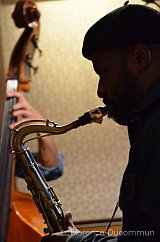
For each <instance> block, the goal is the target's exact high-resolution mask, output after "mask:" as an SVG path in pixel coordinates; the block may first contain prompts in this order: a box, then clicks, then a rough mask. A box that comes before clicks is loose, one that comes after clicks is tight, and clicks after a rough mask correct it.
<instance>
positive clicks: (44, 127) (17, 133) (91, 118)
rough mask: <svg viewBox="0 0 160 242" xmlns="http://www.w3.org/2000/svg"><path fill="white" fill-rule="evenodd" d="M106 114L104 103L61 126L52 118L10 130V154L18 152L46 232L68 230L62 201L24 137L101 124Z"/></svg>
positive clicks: (18, 157)
mask: <svg viewBox="0 0 160 242" xmlns="http://www.w3.org/2000/svg"><path fill="white" fill-rule="evenodd" d="M106 114H107V108H106V107H105V106H104V107H97V108H95V109H93V110H91V111H89V112H86V113H84V114H83V115H82V116H81V117H79V118H78V119H77V120H75V121H73V122H71V123H69V124H67V125H63V126H58V125H57V124H56V123H55V122H53V121H50V120H30V121H26V122H23V123H20V124H19V125H17V126H16V127H15V128H14V129H13V131H12V132H11V136H10V144H11V153H12V154H14V155H15V158H16V160H17V162H20V164H21V167H22V169H23V171H24V174H25V181H26V183H27V189H28V190H29V191H30V192H31V194H32V197H33V200H34V202H35V205H36V206H37V208H38V211H39V212H40V213H41V214H42V216H43V219H44V221H45V224H46V226H47V228H45V229H44V232H45V233H49V234H51V233H53V232H59V231H63V230H64V229H65V224H64V213H63V209H62V204H61V202H60V200H59V198H58V196H57V195H56V193H55V192H54V190H53V188H52V187H51V186H49V185H48V184H47V182H46V180H45V178H44V176H43V175H42V173H41V171H40V169H39V167H38V163H37V162H36V160H35V159H34V157H33V156H32V154H31V152H30V150H29V149H28V148H26V147H25V141H24V139H25V138H26V136H27V135H30V134H33V133H45V134H49V135H60V134H64V133H66V132H68V131H70V130H72V129H76V128H78V127H80V126H84V125H86V124H88V123H93V122H95V123H101V122H102V120H103V116H105V115H106Z"/></svg>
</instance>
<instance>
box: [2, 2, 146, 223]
mask: <svg viewBox="0 0 160 242" xmlns="http://www.w3.org/2000/svg"><path fill="white" fill-rule="evenodd" d="M14 2H15V1H11V0H7V1H6V0H2V12H1V36H2V47H3V61H4V69H5V73H7V68H8V63H9V58H10V55H11V51H12V49H13V47H14V44H15V42H16V41H17V39H18V38H19V36H20V34H21V32H22V31H23V30H22V29H17V28H16V27H15V25H14V23H13V20H12V19H11V13H12V11H13V8H14ZM130 2H131V3H142V2H141V1H139V2H138V1H130ZM36 3H37V6H38V9H39V10H40V12H41V32H40V42H39V45H40V48H41V49H42V50H43V55H42V57H41V58H39V57H38V54H36V56H35V59H34V65H38V66H39V71H38V73H37V75H35V76H33V78H32V84H31V91H30V92H29V93H27V94H25V95H26V96H27V98H28V99H29V100H30V102H31V103H32V104H33V105H34V106H35V107H36V108H37V109H38V110H39V111H40V112H41V113H43V115H44V117H46V118H48V119H51V120H54V121H56V122H57V123H58V124H59V125H62V124H66V123H69V122H71V121H73V120H75V119H77V118H78V117H79V116H80V115H82V114H83V113H84V112H86V111H88V110H90V109H92V108H94V107H96V106H98V105H103V104H102V103H101V100H99V99H98V98H97V96H96V90H97V81H98V77H97V76H96V75H95V73H94V72H93V70H92V65H91V63H90V62H89V61H87V60H85V59H84V58H83V57H82V54H81V47H82V43H83V37H84V35H85V33H86V31H87V30H88V28H89V27H90V26H91V25H92V24H93V23H94V22H96V20H98V19H99V18H100V17H102V16H103V15H105V14H106V13H107V12H109V11H110V10H112V9H114V8H115V7H119V6H121V5H123V4H124V0H123V1H122V0H112V1H106V0H68V1H36ZM113 68H114V67H113ZM54 138H55V140H56V142H57V144H58V147H59V150H60V152H62V153H63V154H64V155H65V171H64V175H63V177H62V178H60V179H58V180H56V181H54V182H50V184H51V185H52V186H53V188H54V189H55V191H56V193H57V195H58V196H59V197H60V200H61V202H62V204H63V208H64V211H66V210H71V211H72V212H73V216H74V220H76V221H77V220H88V219H106V218H107V219H109V218H110V217H111V214H112V211H113V209H114V206H115V203H116V201H117V199H118V193H119V186H120V182H121V177H122V174H123V171H124V169H125V166H126V163H127V159H128V149H129V144H128V138H127V131H126V128H125V127H121V126H118V125H117V124H116V123H114V122H113V121H111V120H108V119H107V118H105V119H104V122H103V124H102V125H97V124H93V125H88V126H85V127H83V128H79V129H77V130H74V131H71V132H70V133H67V134H65V135H62V136H57V137H54ZM31 147H32V149H33V150H34V149H36V146H35V144H32V146H31ZM17 180H18V181H17V186H18V189H20V190H22V191H23V190H24V187H25V184H24V181H22V180H21V179H17ZM116 216H117V217H121V213H120V211H119V212H118V214H117V215H116Z"/></svg>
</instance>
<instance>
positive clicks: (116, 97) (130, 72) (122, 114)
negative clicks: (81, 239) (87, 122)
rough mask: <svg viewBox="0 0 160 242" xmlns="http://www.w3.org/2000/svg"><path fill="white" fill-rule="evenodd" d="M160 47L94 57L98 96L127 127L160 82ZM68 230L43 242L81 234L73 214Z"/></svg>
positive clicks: (62, 241)
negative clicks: (135, 109)
mask: <svg viewBox="0 0 160 242" xmlns="http://www.w3.org/2000/svg"><path fill="white" fill-rule="evenodd" d="M159 49H160V48H159V46H158V45H157V46H150V47H147V46H145V45H144V44H136V45H135V46H132V47H126V48H119V49H110V50H105V51H101V52H96V53H94V54H93V55H92V56H91V61H92V63H93V68H94V70H95V72H96V73H97V74H98V76H99V83H98V90H97V95H98V97H99V98H101V99H103V102H104V104H105V105H106V106H107V107H108V110H109V117H111V118H113V119H114V120H115V121H116V122H118V123H119V124H121V125H127V123H128V118H129V116H130V113H131V110H132V109H133V107H134V106H135V105H136V103H137V102H138V101H139V99H140V98H141V97H142V96H143V95H144V94H145V92H146V90H147V89H148V88H149V87H150V86H151V85H152V84H153V83H154V82H155V81H156V80H158V79H160V68H159V66H160V51H159ZM65 224H66V231H62V232H58V233H53V234H52V235H51V236H47V237H44V238H43V239H42V242H65V241H66V240H67V238H68V237H69V236H70V235H71V234H75V233H79V232H80V231H78V230H77V229H76V227H75V226H74V223H73V221H72V216H71V213H70V212H67V213H66V216H65Z"/></svg>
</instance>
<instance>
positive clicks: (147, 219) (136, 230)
mask: <svg viewBox="0 0 160 242" xmlns="http://www.w3.org/2000/svg"><path fill="white" fill-rule="evenodd" d="M127 2H128V1H127ZM82 53H83V56H84V57H85V58H87V59H88V60H90V61H92V64H93V68H94V70H95V72H96V73H97V75H98V76H99V83H98V91H97V94H98V96H99V97H100V98H101V99H103V102H104V103H105V105H106V107H107V109H108V117H109V118H112V119H113V120H114V121H116V122H117V123H118V124H120V125H124V126H127V128H128V133H129V141H130V145H131V148H130V153H129V161H128V165H127V167H126V170H125V173H124V176H123V180H122V185H121V189H120V196H119V206H120V209H121V210H122V214H123V224H122V231H121V233H120V234H119V235H118V236H116V237H112V236H109V234H108V233H107V232H104V233H99V232H80V231H78V230H77V229H76V228H75V226H74V224H73V222H72V217H71V213H70V212H68V213H67V214H66V217H65V230H64V231H60V232H56V233H52V234H50V235H49V236H46V237H44V238H42V240H41V241H42V242H106V241H109V242H117V241H118V242H159V241H160V210H159V205H160V13H159V11H157V10H154V9H152V8H149V7H147V6H144V5H139V4H128V5H127V3H126V4H125V5H124V6H122V7H120V8H117V9H115V10H114V11H112V12H110V13H108V14H107V15H105V16H104V17H102V18H101V19H100V20H99V21H97V22H96V23H95V24H94V25H93V26H92V27H91V28H90V29H89V30H88V31H87V33H86V35H85V38H84V42H83V49H82ZM140 232H141V233H140ZM149 232H153V233H150V234H149Z"/></svg>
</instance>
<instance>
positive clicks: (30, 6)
mask: <svg viewBox="0 0 160 242" xmlns="http://www.w3.org/2000/svg"><path fill="white" fill-rule="evenodd" d="M12 17H13V19H14V22H15V25H16V26H17V27H18V28H25V30H24V31H23V33H22V35H21V36H20V38H19V40H18V41H17V43H16V45H15V47H14V49H13V52H12V55H11V58H10V64H9V68H8V76H7V80H6V93H8V92H14V91H25V92H28V91H29V90H30V81H31V74H32V71H33V72H34V73H36V72H37V67H34V66H33V65H32V60H33V56H34V53H35V50H36V49H38V51H39V53H40V54H41V50H40V49H39V47H38V38H39V32H40V21H39V19H40V12H39V11H38V9H37V7H36V5H35V3H34V2H33V1H28V0H21V1H18V2H17V3H16V6H15V9H14V12H13V14H12ZM15 103H16V99H15V98H8V99H7V100H5V104H4V112H3V120H2V125H1V127H2V130H1V139H0V142H1V143H0V241H1V242H11V241H12V242H16V241H18V240H19V241H21V242H28V241H29V240H30V239H33V241H35V242H36V241H39V240H40V238H41V236H42V235H43V230H42V229H41V227H42V228H43V220H42V218H41V217H40V215H39V213H38V211H37V210H36V208H35V206H34V205H33V206H32V204H33V202H32V199H31V196H30V195H29V194H23V193H20V192H17V191H16V190H15V188H14V169H15V161H13V160H12V156H11V154H10V150H9V136H10V130H9V124H11V123H12V122H15V119H14V118H13V117H12V114H11V109H12V106H13V105H14V104H15ZM39 227H40V229H39Z"/></svg>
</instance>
